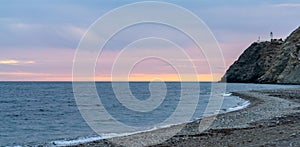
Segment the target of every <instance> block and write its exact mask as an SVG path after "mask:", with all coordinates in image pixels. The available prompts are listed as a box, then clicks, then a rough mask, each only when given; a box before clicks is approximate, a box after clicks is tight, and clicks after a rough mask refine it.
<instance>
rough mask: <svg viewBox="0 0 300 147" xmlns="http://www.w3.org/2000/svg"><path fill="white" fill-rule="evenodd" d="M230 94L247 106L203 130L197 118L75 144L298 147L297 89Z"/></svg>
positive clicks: (299, 106)
mask: <svg viewBox="0 0 300 147" xmlns="http://www.w3.org/2000/svg"><path fill="white" fill-rule="evenodd" d="M233 94H234V95H236V96H239V97H241V98H243V99H246V100H249V101H250V102H251V104H250V106H248V107H247V108H245V109H242V110H238V111H233V112H229V113H225V114H219V115H217V116H216V119H215V120H214V122H213V123H212V125H210V127H209V128H208V129H206V130H205V131H199V123H200V121H201V120H196V121H194V122H191V123H188V124H181V125H175V126H172V127H169V128H162V129H158V130H154V131H150V132H143V133H138V134H133V135H129V136H124V137H115V138H111V139H104V140H99V141H94V142H89V143H85V144H80V145H76V146H153V147H154V146H155V147H160V146H300V89H274V90H261V91H241V92H235V93H233ZM178 130H181V131H179V132H178ZM174 133H176V135H174V136H173V137H171V138H170V137H169V136H170V134H174ZM157 142H160V143H159V144H155V143H157Z"/></svg>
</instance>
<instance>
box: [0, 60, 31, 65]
mask: <svg viewBox="0 0 300 147" xmlns="http://www.w3.org/2000/svg"><path fill="white" fill-rule="evenodd" d="M34 63H35V61H19V60H0V65H1V64H2V65H24V64H34Z"/></svg>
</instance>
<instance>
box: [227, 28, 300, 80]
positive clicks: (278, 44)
mask: <svg viewBox="0 0 300 147" xmlns="http://www.w3.org/2000/svg"><path fill="white" fill-rule="evenodd" d="M299 50H300V27H299V28H298V29H296V30H295V31H294V32H292V33H291V35H290V36H289V37H287V39H285V40H284V41H283V40H281V39H279V40H278V39H273V40H272V41H271V42H270V41H265V42H260V43H257V42H255V43H253V44H251V45H250V47H248V48H247V49H246V50H245V51H244V53H243V54H242V55H241V56H240V57H239V58H238V60H237V61H235V62H234V63H233V64H232V65H231V66H230V67H229V69H228V70H227V71H226V73H225V75H224V76H223V77H222V80H221V81H227V82H236V83H280V84H300V52H299Z"/></svg>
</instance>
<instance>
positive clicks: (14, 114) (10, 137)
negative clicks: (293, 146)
mask: <svg viewBox="0 0 300 147" xmlns="http://www.w3.org/2000/svg"><path fill="white" fill-rule="evenodd" d="M121 84H124V83H121ZM181 84H182V83H177V82H167V83H165V87H164V88H165V89H164V90H166V92H165V93H163V94H164V97H163V98H164V99H162V102H161V103H159V105H158V106H157V107H155V109H153V110H151V111H145V112H139V111H136V110H132V109H128V108H126V106H124V105H122V103H120V102H119V101H117V100H118V99H116V96H115V93H114V91H113V89H112V83H110V82H98V83H96V88H97V92H98V95H99V97H100V99H101V100H100V101H101V102H102V103H101V105H103V108H104V109H105V111H106V112H108V113H107V114H109V115H110V116H111V118H113V119H111V118H110V119H106V118H101V119H99V120H97V121H98V123H100V124H101V123H103V124H106V125H107V126H106V127H110V126H109V124H110V123H111V122H113V121H117V122H120V123H124V124H126V125H128V126H136V127H140V128H142V130H137V131H143V129H146V128H148V129H153V128H159V127H162V126H159V125H160V124H161V122H163V121H164V120H165V119H166V118H168V117H170V116H171V115H172V113H173V112H174V111H175V110H176V108H177V107H178V106H179V103H180V96H181V94H182V91H181V90H182V89H181V88H182V87H181ZM116 85H118V83H116ZM199 85H200V96H199V97H196V98H195V97H194V96H193V95H191V96H189V95H187V97H191V98H193V100H192V99H191V100H190V102H194V100H195V99H197V102H198V103H197V104H196V108H195V110H194V113H193V114H192V117H191V118H190V121H191V120H194V119H198V118H201V116H202V114H203V111H204V110H205V108H206V106H207V103H208V102H209V98H210V94H211V83H199ZM129 87H130V90H131V91H130V92H131V93H132V95H133V96H134V97H135V98H136V99H138V100H140V101H145V100H147V99H149V98H151V96H154V97H155V96H156V95H155V94H156V93H159V92H160V91H162V89H161V88H155V87H159V86H156V85H155V84H154V85H153V83H152V85H151V83H148V82H131V83H129ZM149 87H150V88H149ZM290 87H299V86H296V85H264V84H235V83H230V84H227V88H226V92H225V93H224V94H223V96H224V101H223V104H222V107H221V109H220V111H219V112H217V113H226V112H228V111H234V110H237V109H241V108H244V107H245V106H247V105H249V103H248V102H247V101H245V100H243V99H241V98H239V97H236V96H231V95H230V92H234V91H242V90H257V89H273V88H290ZM198 88H199V87H194V88H193V87H192V88H190V89H188V90H190V91H196V90H199V89H198ZM119 92H121V93H122V92H123V91H122V90H120V91H119ZM123 100H125V101H126V100H127V99H126V98H125V99H123ZM129 103H130V102H129ZM191 105H194V104H193V103H189V101H187V102H185V103H182V105H180V106H181V107H182V110H185V109H186V108H188V107H190V106H191ZM133 106H134V105H133ZM85 107H86V108H87V109H88V108H90V106H89V105H87V106H85ZM184 116H185V114H184V113H181V114H180V115H176V116H175V117H177V118H180V117H184ZM0 118H1V119H0V146H16V145H21V146H23V145H51V144H53V143H56V144H57V145H59V144H60V145H68V144H76V143H82V142H85V141H91V140H97V139H101V138H105V137H110V136H111V137H113V136H118V135H122V134H126V133H132V132H118V130H115V131H116V132H104V133H103V134H102V136H99V135H98V134H97V133H95V132H94V131H93V129H91V128H90V127H89V125H88V124H87V123H86V121H85V120H84V119H83V117H82V115H81V113H80V111H79V109H78V107H77V104H76V101H75V98H74V92H73V88H72V83H71V82H0ZM172 123H173V124H177V123H182V122H172ZM170 125H172V124H170ZM108 130H109V129H108Z"/></svg>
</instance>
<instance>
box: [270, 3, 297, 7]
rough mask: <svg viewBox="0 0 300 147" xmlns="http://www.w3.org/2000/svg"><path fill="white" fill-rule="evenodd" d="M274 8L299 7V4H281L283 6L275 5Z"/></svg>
mask: <svg viewBox="0 0 300 147" xmlns="http://www.w3.org/2000/svg"><path fill="white" fill-rule="evenodd" d="M273 6H275V7H300V4H293V3H283V4H275V5H273Z"/></svg>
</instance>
